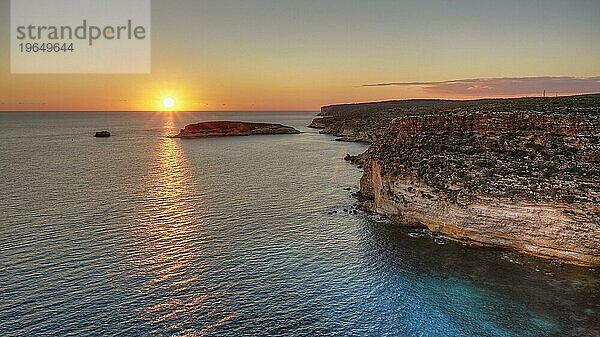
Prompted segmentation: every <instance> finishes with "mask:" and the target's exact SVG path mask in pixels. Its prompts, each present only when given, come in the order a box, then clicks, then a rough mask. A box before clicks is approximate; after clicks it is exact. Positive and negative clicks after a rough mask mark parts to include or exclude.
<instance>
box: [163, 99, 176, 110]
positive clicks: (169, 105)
mask: <svg viewBox="0 0 600 337" xmlns="http://www.w3.org/2000/svg"><path fill="white" fill-rule="evenodd" d="M162 104H163V106H164V107H165V108H167V109H172V108H173V107H175V100H174V99H173V98H172V97H165V99H163V101H162Z"/></svg>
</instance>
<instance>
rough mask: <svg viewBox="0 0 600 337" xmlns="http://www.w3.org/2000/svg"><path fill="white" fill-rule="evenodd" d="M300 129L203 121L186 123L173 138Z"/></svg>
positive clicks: (247, 134)
mask: <svg viewBox="0 0 600 337" xmlns="http://www.w3.org/2000/svg"><path fill="white" fill-rule="evenodd" d="M297 133H300V131H298V130H296V129H294V128H292V127H289V126H284V125H281V124H267V123H249V122H235V121H233V122H232V121H216V122H202V123H197V124H190V125H186V126H185V128H184V129H182V130H181V131H180V132H179V134H178V135H176V136H173V138H206V137H230V136H250V135H274V134H297Z"/></svg>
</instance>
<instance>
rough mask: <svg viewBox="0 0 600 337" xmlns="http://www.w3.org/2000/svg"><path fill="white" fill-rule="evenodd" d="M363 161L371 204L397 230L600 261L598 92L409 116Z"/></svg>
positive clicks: (576, 261) (489, 103)
mask: <svg viewBox="0 0 600 337" xmlns="http://www.w3.org/2000/svg"><path fill="white" fill-rule="evenodd" d="M473 102H476V103H473ZM364 157H366V164H365V172H364V175H363V177H362V179H361V193H362V194H363V196H364V197H366V198H368V199H370V201H367V202H366V203H365V207H366V208H368V209H370V210H372V211H376V212H378V213H381V214H384V215H387V216H389V217H390V218H391V219H393V220H395V221H396V222H397V223H399V224H402V225H410V226H424V227H427V228H429V229H430V230H431V231H433V232H437V233H442V234H444V235H447V236H448V237H450V238H454V239H456V240H460V241H466V242H471V243H475V244H481V245H490V246H498V247H505V248H511V249H516V250H519V251H522V252H525V253H529V254H533V255H537V256H542V257H548V258H553V259H557V260H562V261H567V262H570V263H574V264H580V265H588V266H598V265H600V95H587V96H575V97H571V98H552V99H521V100H485V101H471V102H466V103H465V105H462V106H447V107H443V108H436V109H430V110H429V111H423V110H421V111H418V112H417V113H412V114H411V113H407V114H404V115H403V116H399V117H396V118H395V119H393V120H392V121H391V122H390V124H389V125H388V127H387V128H386V129H385V131H382V132H381V133H380V136H378V137H377V140H376V141H375V142H374V143H373V144H372V146H371V147H370V148H369V150H368V151H367V153H366V154H365V155H364Z"/></svg>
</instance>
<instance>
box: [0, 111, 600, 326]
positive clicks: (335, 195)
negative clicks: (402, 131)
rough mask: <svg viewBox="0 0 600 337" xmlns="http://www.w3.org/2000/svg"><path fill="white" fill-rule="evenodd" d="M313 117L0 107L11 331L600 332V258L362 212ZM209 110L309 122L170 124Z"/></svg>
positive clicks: (2, 300) (338, 147)
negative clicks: (567, 258)
mask: <svg viewBox="0 0 600 337" xmlns="http://www.w3.org/2000/svg"><path fill="white" fill-rule="evenodd" d="M312 116H314V113H301V112H298V113H172V114H164V113H163V114H160V113H18V114H16V113H0V141H1V142H2V147H1V149H0V164H1V166H2V170H1V171H0V189H1V190H2V192H3V193H2V194H0V266H1V269H0V335H1V336H148V335H150V336H244V335H248V336H263V335H274V336H319V335H322V336H599V335H600V294H599V290H598V289H600V273H599V271H597V270H593V269H587V268H581V267H574V266H567V265H560V264H555V263H552V262H548V261H545V260H541V259H537V258H532V257H527V256H522V255H519V254H516V253H511V252H507V251H501V250H494V249H485V248H478V247H470V246H466V245H462V244H458V243H453V242H450V241H448V240H446V239H445V238H443V237H435V236H432V235H430V234H429V233H426V232H422V231H421V230H416V229H405V228H399V227H398V226H395V225H393V224H391V223H388V222H386V221H384V220H382V219H378V218H377V217H372V216H369V215H366V214H362V213H358V214H352V213H353V212H350V211H351V210H352V207H353V205H354V203H355V200H354V199H353V198H352V196H351V193H352V192H355V191H356V190H357V188H358V180H359V178H360V176H361V172H360V170H359V169H357V168H356V167H353V166H351V165H349V164H347V163H345V162H344V161H343V159H342V158H343V156H344V155H345V154H346V153H353V154H356V153H360V152H362V151H364V150H365V148H366V147H365V146H364V145H361V144H354V143H340V142H334V141H332V139H333V138H332V137H330V136H325V135H320V134H318V133H317V132H316V131H315V130H311V129H308V128H305V127H304V126H305V125H308V123H309V122H310V119H311V118H312ZM207 119H212V120H217V119H234V120H247V121H267V122H277V123H283V124H286V125H291V126H294V127H297V128H298V129H301V130H302V131H304V132H305V133H303V134H300V135H281V136H280V135H277V136H252V137H244V138H222V139H202V140H177V139H169V138H166V137H165V136H166V135H169V134H174V133H176V131H177V130H178V129H179V128H181V127H183V126H184V125H185V124H188V123H191V122H197V121H201V120H207ZM104 129H107V130H110V131H111V132H112V133H113V137H111V138H108V139H95V138H93V137H92V135H93V133H94V132H95V131H98V130H104ZM348 188H349V189H350V191H349V190H347V189H348Z"/></svg>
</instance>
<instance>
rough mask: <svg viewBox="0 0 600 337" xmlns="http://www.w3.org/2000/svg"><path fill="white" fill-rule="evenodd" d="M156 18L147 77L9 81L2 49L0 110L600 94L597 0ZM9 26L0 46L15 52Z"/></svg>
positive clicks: (267, 5)
mask: <svg viewBox="0 0 600 337" xmlns="http://www.w3.org/2000/svg"><path fill="white" fill-rule="evenodd" d="M8 4H9V0H0V22H1V23H7V22H8V20H9V13H10V11H9V10H8V9H9V8H8ZM152 6H153V17H152V50H153V51H152V73H151V74H149V75H11V74H10V60H9V55H8V54H9V53H8V51H6V50H4V49H3V52H2V54H0V110H5V111H6V110H8V111H12V110H157V109H161V104H160V102H161V100H162V99H163V98H164V97H166V96H172V97H174V98H175V99H176V101H177V109H178V110H317V109H319V107H321V106H323V105H327V104H333V103H344V102H358V101H376V100H386V99H402V98H478V97H486V96H496V97H498V96H523V95H541V92H542V90H544V89H547V90H548V92H554V91H559V92H561V93H564V94H567V93H578V92H581V91H585V92H590V91H600V86H599V85H598V81H597V79H596V78H595V77H594V76H598V75H600V62H598V60H600V44H598V43H597V38H598V36H600V2H598V1H586V0H576V1H572V2H571V1H570V2H568V3H567V2H564V1H558V0H556V1H555V0H549V1H547V2H543V3H537V2H531V3H527V4H523V3H522V1H517V0H507V1H501V2H499V1H491V0H490V1H464V2H461V3H457V2H448V1H434V0H427V1H422V2H421V1H420V2H418V3H417V2H398V1H386V0H381V1H377V2H373V3H370V2H369V4H367V2H354V1H340V0H331V1H325V2H322V1H321V2H312V1H309V2H306V1H297V2H294V1H288V2H272V1H260V0H247V1H241V0H231V1H229V2H223V1H191V0H172V1H166V0H154V1H153V3H152ZM2 27H5V28H4V29H2V30H0V44H2V45H4V46H7V45H9V39H10V38H9V36H10V35H9V32H8V31H7V29H6V27H7V24H3V25H2ZM564 76H569V78H568V79H565V78H564ZM505 77H510V78H522V77H535V78H537V79H536V80H532V81H527V85H523V86H522V87H519V85H520V84H518V83H517V82H514V83H517V84H514V90H511V89H510V86H509V88H508V89H507V84H506V81H503V80H498V79H500V78H505ZM557 77H560V78H557ZM572 77H575V79H573V78H572ZM479 78H488V79H492V80H488V81H487V82H485V86H478V87H474V86H473V84H472V83H465V82H459V83H457V84H451V85H450V84H439V83H437V84H436V83H428V84H424V85H419V86H417V85H406V84H400V85H385V86H375V87H365V86H363V85H365V84H374V83H390V82H403V83H406V82H417V81H418V82H439V81H448V80H456V79H461V80H462V79H479ZM590 78H592V79H590ZM519 83H520V82H519ZM510 85H513V84H510ZM474 88H475V89H476V90H473V89H474ZM481 88H485V90H483V89H481Z"/></svg>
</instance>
